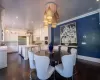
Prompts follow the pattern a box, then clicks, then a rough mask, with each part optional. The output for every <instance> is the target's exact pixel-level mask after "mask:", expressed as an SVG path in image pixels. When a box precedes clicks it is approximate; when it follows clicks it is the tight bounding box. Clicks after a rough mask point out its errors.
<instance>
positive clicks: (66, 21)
mask: <svg viewBox="0 0 100 80" xmlns="http://www.w3.org/2000/svg"><path fill="white" fill-rule="evenodd" d="M99 12H100V9H97V10H95V11H92V12H88V13H86V14H83V15H80V16H77V17H74V18H71V19H68V20H65V21H62V22H60V23H58V24H57V26H58V25H61V24H64V23H68V22H71V21H74V20H77V19H80V18H84V17H86V16H90V15H93V14H96V13H99Z"/></svg>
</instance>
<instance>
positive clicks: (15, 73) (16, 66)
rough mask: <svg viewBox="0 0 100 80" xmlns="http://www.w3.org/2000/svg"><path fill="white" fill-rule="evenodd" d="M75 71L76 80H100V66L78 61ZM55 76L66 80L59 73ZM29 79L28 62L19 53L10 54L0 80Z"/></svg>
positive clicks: (0, 74)
mask: <svg viewBox="0 0 100 80" xmlns="http://www.w3.org/2000/svg"><path fill="white" fill-rule="evenodd" d="M75 69H76V72H77V74H75V75H74V80H100V64H97V63H93V62H87V61H83V60H77V63H76V67H75ZM55 76H56V80H63V79H64V78H62V77H61V76H60V75H59V74H58V73H57V72H56V75H55ZM29 77H30V69H29V63H28V61H24V60H23V59H22V58H21V57H20V56H19V55H18V53H12V54H8V67H7V68H4V69H0V80H30V78H29ZM52 77H53V75H52ZM51 80H53V78H51Z"/></svg>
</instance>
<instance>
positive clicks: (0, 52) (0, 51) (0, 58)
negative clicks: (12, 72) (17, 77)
mask: <svg viewBox="0 0 100 80" xmlns="http://www.w3.org/2000/svg"><path fill="white" fill-rule="evenodd" d="M5 67H7V46H1V47H0V69H2V68H5Z"/></svg>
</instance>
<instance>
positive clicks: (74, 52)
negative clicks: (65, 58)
mask: <svg viewBox="0 0 100 80" xmlns="http://www.w3.org/2000/svg"><path fill="white" fill-rule="evenodd" d="M70 52H71V54H72V55H73V56H74V66H75V64H76V57H77V49H75V48H71V50H70Z"/></svg>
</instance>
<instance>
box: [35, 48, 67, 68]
mask: <svg viewBox="0 0 100 80" xmlns="http://www.w3.org/2000/svg"><path fill="white" fill-rule="evenodd" d="M35 55H39V56H47V57H49V59H50V65H51V66H56V65H57V64H60V63H62V62H61V57H62V56H64V55H68V53H62V52H60V51H59V50H58V51H53V52H50V51H48V50H40V51H38V52H36V53H35Z"/></svg>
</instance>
